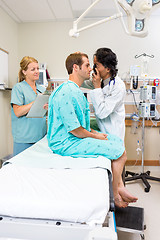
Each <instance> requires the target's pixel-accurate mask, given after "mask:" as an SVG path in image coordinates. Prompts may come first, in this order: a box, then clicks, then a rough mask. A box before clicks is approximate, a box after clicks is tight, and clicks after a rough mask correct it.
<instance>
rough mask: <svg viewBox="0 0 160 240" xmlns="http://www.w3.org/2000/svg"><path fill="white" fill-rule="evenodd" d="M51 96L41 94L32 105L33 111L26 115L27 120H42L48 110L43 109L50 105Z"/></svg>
mask: <svg viewBox="0 0 160 240" xmlns="http://www.w3.org/2000/svg"><path fill="white" fill-rule="evenodd" d="M48 99H49V95H43V94H39V95H37V97H36V100H35V101H34V103H33V104H32V107H31V109H30V110H29V112H28V114H27V115H26V117H27V118H42V117H44V115H45V114H46V112H47V110H46V109H44V108H43V106H44V104H46V103H48Z"/></svg>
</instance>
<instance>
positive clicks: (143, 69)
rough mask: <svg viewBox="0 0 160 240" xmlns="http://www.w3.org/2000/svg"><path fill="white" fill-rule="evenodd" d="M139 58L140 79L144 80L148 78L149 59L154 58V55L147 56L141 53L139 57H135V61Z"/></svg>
mask: <svg viewBox="0 0 160 240" xmlns="http://www.w3.org/2000/svg"><path fill="white" fill-rule="evenodd" d="M139 57H142V66H141V77H143V78H146V77H148V65H149V58H154V55H148V54H146V53H142V54H140V55H136V56H135V58H136V59H137V58H139Z"/></svg>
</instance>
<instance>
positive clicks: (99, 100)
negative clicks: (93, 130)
mask: <svg viewBox="0 0 160 240" xmlns="http://www.w3.org/2000/svg"><path fill="white" fill-rule="evenodd" d="M125 92H126V91H125V88H119V87H118V88H114V89H113V90H112V92H111V95H109V96H105V94H104V93H103V90H102V89H101V88H96V89H94V90H91V91H90V97H91V101H92V103H93V106H94V110H95V114H96V116H97V117H98V118H99V119H104V118H107V117H108V116H109V115H110V114H111V113H113V112H115V111H116V109H118V107H119V106H120V105H121V104H122V103H123V102H124V97H125Z"/></svg>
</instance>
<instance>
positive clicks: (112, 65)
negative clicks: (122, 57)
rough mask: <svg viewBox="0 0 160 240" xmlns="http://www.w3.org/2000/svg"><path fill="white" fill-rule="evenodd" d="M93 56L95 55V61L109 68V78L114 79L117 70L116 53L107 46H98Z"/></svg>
mask: <svg viewBox="0 0 160 240" xmlns="http://www.w3.org/2000/svg"><path fill="white" fill-rule="evenodd" d="M94 56H96V58H97V61H98V62H99V63H101V64H102V65H103V66H104V67H105V68H109V69H110V73H111V79H114V78H115V76H116V75H117V72H118V69H117V68H116V67H117V63H118V60H117V56H116V54H115V53H114V52H112V50H111V49H109V48H99V49H97V51H96V53H95V54H94Z"/></svg>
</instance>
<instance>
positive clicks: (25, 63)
mask: <svg viewBox="0 0 160 240" xmlns="http://www.w3.org/2000/svg"><path fill="white" fill-rule="evenodd" d="M32 62H35V63H38V61H37V60H36V59H35V58H33V57H29V56H25V57H23V58H22V60H21V62H20V70H19V74H18V80H19V82H22V81H23V80H25V78H26V76H25V75H24V74H23V71H27V69H28V65H29V64H30V63H32Z"/></svg>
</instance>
